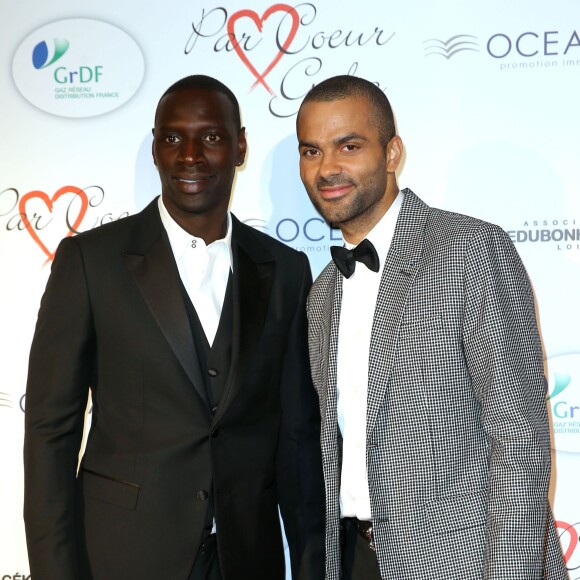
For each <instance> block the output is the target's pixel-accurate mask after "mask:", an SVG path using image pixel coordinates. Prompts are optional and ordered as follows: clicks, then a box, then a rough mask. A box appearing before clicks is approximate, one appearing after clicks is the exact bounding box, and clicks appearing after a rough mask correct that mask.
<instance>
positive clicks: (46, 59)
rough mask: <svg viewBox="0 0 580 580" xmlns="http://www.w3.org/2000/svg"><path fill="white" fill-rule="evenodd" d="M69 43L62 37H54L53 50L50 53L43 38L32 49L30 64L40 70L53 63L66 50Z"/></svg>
mask: <svg viewBox="0 0 580 580" xmlns="http://www.w3.org/2000/svg"><path fill="white" fill-rule="evenodd" d="M69 46H70V43H69V41H68V40H66V39H64V38H55V39H54V50H53V51H52V55H51V54H50V52H49V49H48V44H46V42H45V41H44V40H43V41H41V42H39V43H38V44H37V45H36V46H35V47H34V49H33V51H32V65H33V66H34V68H35V69H37V70H40V69H43V68H46V67H47V66H50V65H51V64H54V63H55V62H56V61H57V60H59V59H60V58H61V57H62V56H63V55H64V54H65V53H66V51H67V50H68V47H69Z"/></svg>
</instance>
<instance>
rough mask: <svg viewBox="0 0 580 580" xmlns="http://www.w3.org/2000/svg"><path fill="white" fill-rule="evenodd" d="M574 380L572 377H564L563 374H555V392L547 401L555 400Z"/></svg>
mask: <svg viewBox="0 0 580 580" xmlns="http://www.w3.org/2000/svg"><path fill="white" fill-rule="evenodd" d="M571 380H572V377H570V375H563V374H561V373H555V375H554V390H553V391H552V392H551V393H550V395H548V397H547V399H548V400H550V399H553V398H554V397H557V396H558V395H559V394H560V393H561V392H562V391H563V390H564V389H565V388H566V387H567V386H568V385H569V384H570V381H571Z"/></svg>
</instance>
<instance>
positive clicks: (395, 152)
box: [387, 135, 403, 173]
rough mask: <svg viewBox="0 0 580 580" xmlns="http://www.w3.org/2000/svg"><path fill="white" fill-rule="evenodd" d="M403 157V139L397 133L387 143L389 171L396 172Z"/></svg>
mask: <svg viewBox="0 0 580 580" xmlns="http://www.w3.org/2000/svg"><path fill="white" fill-rule="evenodd" d="M402 157H403V141H402V140H401V138H400V137H399V136H398V135H395V136H394V137H393V138H392V139H391V140H390V141H389V142H388V143H387V172H388V173H395V171H397V167H399V163H400V162H401V159H402Z"/></svg>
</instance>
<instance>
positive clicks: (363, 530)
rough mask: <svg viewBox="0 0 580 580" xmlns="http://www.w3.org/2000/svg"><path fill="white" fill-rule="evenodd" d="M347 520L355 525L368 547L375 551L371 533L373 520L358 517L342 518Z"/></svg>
mask: <svg viewBox="0 0 580 580" xmlns="http://www.w3.org/2000/svg"><path fill="white" fill-rule="evenodd" d="M343 519H344V520H348V521H349V522H351V523H352V525H353V526H354V527H355V529H356V531H357V533H358V534H359V535H360V536H362V537H363V538H364V539H365V540H366V541H367V542H368V543H369V548H370V549H371V550H373V552H374V551H375V538H374V535H373V522H367V521H364V520H359V519H358V518H343Z"/></svg>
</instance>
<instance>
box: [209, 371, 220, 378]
mask: <svg viewBox="0 0 580 580" xmlns="http://www.w3.org/2000/svg"><path fill="white" fill-rule="evenodd" d="M207 374H208V375H209V376H210V377H212V378H214V377H217V376H218V374H219V373H218V370H217V369H207Z"/></svg>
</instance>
